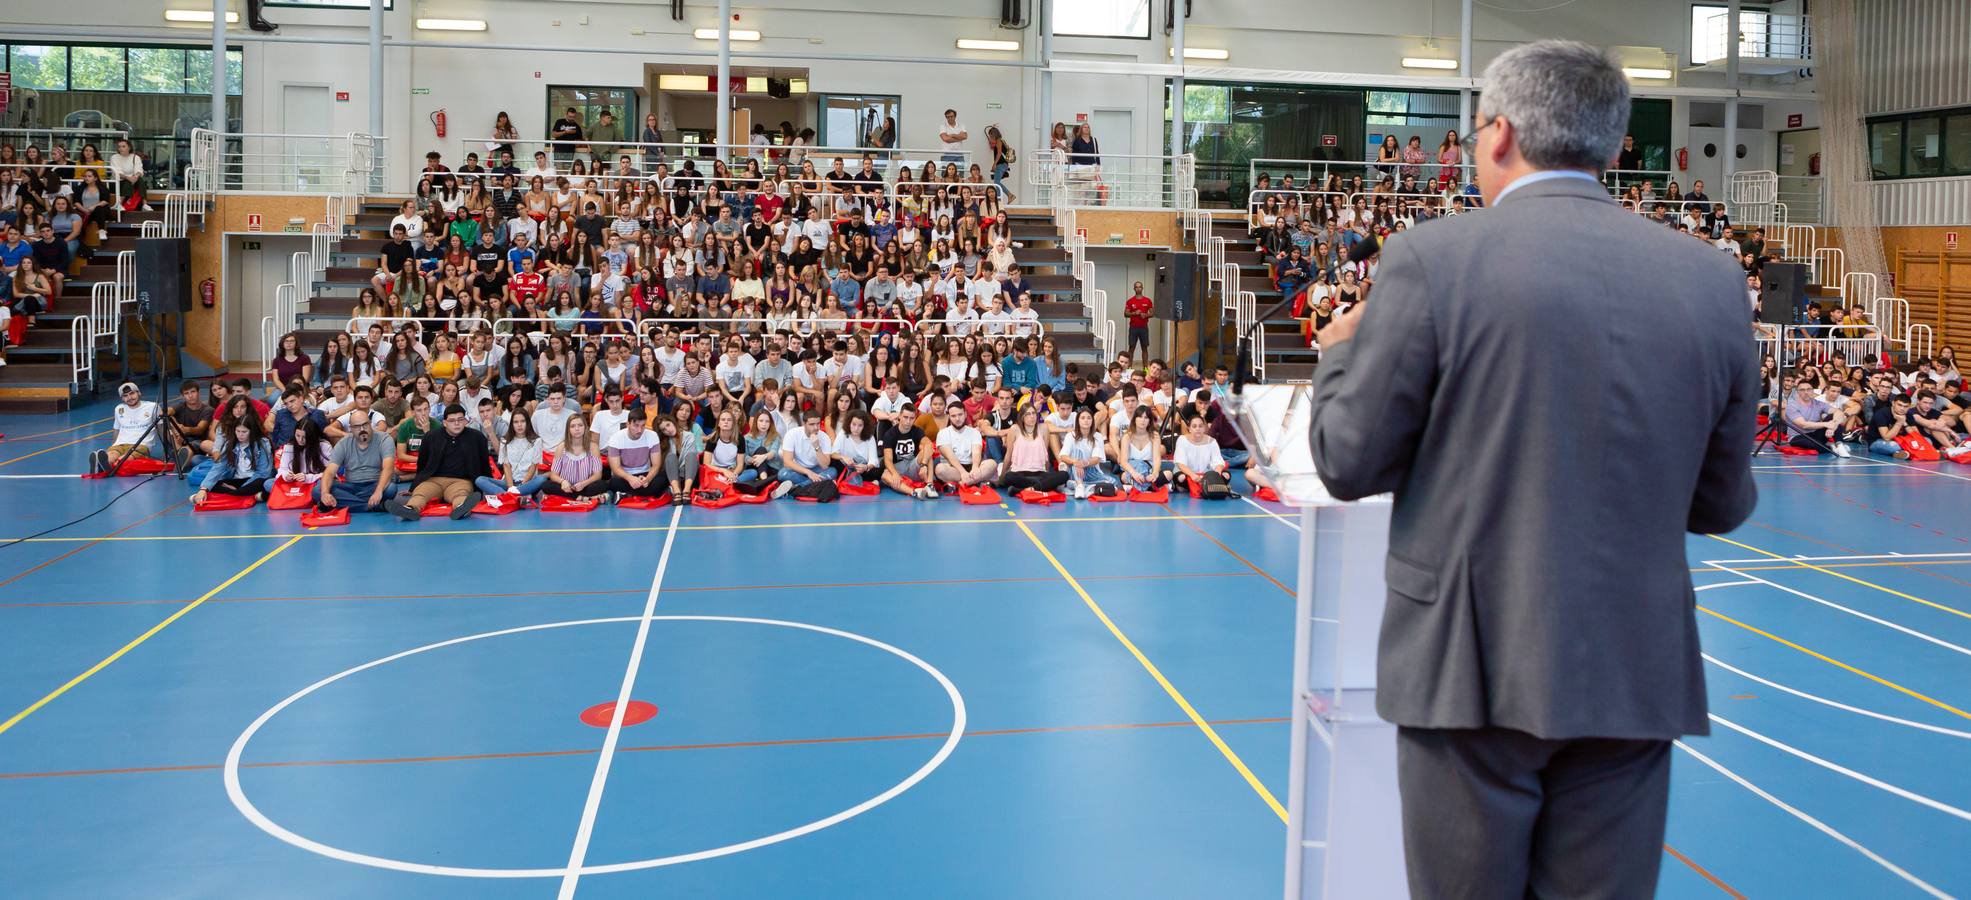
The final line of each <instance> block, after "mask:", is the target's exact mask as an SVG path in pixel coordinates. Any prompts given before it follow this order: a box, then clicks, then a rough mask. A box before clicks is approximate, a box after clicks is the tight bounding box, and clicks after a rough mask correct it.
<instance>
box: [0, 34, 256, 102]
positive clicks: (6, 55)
mask: <svg viewBox="0 0 1971 900" xmlns="http://www.w3.org/2000/svg"><path fill="white" fill-rule="evenodd" d="M16 46H20V47H60V48H62V51H63V57H62V87H60V88H34V90H37V91H50V92H55V93H114V94H140V95H142V96H146V97H203V96H206V95H208V94H209V93H211V92H210V91H206V90H196V91H195V90H180V91H175V92H165V91H134V90H131V89H130V51H132V50H181V51H184V54H185V56H184V59H185V66H184V74H183V75H182V76H181V83H183V84H189V83H190V82H191V77H192V75H193V69H194V67H193V66H192V53H193V52H195V51H199V50H203V51H205V52H207V53H211V52H212V47H211V45H209V44H188V43H168V42H162V41H159V42H145V41H134V42H133V41H80V42H74V43H24V42H16V41H7V42H4V43H0V70H4V71H8V72H11V71H13V68H14V60H13V53H14V47H16ZM77 49H107V50H117V51H121V52H122V54H123V87H122V89H121V90H114V91H109V90H104V89H102V88H78V87H76V86H75V51H76V50H77ZM235 54H238V55H239V57H240V89H239V90H237V91H235V90H232V86H231V85H230V84H228V85H227V90H226V96H228V97H244V96H245V95H246V67H245V63H246V51H245V50H244V49H243V48H242V46H241V45H237V44H228V45H227V46H226V55H227V56H228V57H231V56H233V55H235ZM229 81H230V79H229ZM17 86H18V87H27V85H17Z"/></svg>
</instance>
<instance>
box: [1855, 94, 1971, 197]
mask: <svg viewBox="0 0 1971 900" xmlns="http://www.w3.org/2000/svg"><path fill="white" fill-rule="evenodd" d="M1953 118H1957V119H1961V120H1962V121H1961V122H1960V123H1959V125H1958V127H1956V128H1952V127H1951V124H1952V123H1951V120H1952V119H1953ZM1919 122H1929V123H1934V124H1935V125H1936V129H1937V151H1938V152H1937V159H1938V171H1937V172H1936V173H1934V174H1924V173H1918V174H1911V173H1910V171H1909V137H1910V130H1911V126H1912V125H1914V124H1916V123H1919ZM1863 124H1864V127H1865V128H1866V131H1865V132H1864V135H1865V137H1866V138H1867V141H1868V149H1869V166H1868V175H1869V180H1870V181H1914V180H1919V179H1926V178H1963V177H1966V176H1971V165H1967V166H1966V167H1965V168H1963V169H1953V168H1951V164H1950V159H1951V156H1950V148H1951V144H1952V142H1953V141H1957V142H1962V143H1966V144H1971V106H1949V107H1941V108H1938V109H1922V110H1914V111H1910V112H1899V113H1890V114H1887V115H1879V116H1869V117H1867V118H1866V119H1865V120H1864V121H1863ZM1892 125H1899V126H1901V129H1900V131H1899V133H1898V134H1897V135H1896V139H1895V152H1894V155H1893V158H1894V159H1895V161H1896V165H1895V168H1894V169H1893V170H1887V169H1885V170H1883V172H1884V174H1881V175H1878V174H1876V172H1877V171H1878V170H1877V169H1876V166H1875V159H1874V155H1875V152H1874V151H1875V129H1876V128H1877V127H1881V126H1892ZM1884 155H1885V156H1888V155H1889V154H1886V153H1885V154H1884Z"/></svg>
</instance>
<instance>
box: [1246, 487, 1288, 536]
mask: <svg viewBox="0 0 1971 900" xmlns="http://www.w3.org/2000/svg"><path fill="white" fill-rule="evenodd" d="M1239 499H1240V500H1244V501H1245V502H1246V503H1247V504H1248V505H1250V506H1251V507H1252V508H1253V509H1256V510H1259V511H1260V512H1263V513H1265V514H1267V515H1268V516H1271V517H1273V521H1275V522H1278V523H1280V524H1282V525H1285V526H1287V527H1288V528H1291V529H1293V530H1295V531H1299V530H1300V523H1298V522H1295V521H1293V520H1291V519H1288V518H1287V517H1285V516H1282V515H1280V514H1279V513H1276V512H1274V511H1272V510H1270V509H1267V508H1266V507H1264V506H1260V505H1259V503H1258V501H1256V500H1254V499H1252V498H1251V497H1247V496H1245V495H1243V494H1241V495H1239Z"/></svg>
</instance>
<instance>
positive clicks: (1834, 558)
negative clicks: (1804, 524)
mask: <svg viewBox="0 0 1971 900" xmlns="http://www.w3.org/2000/svg"><path fill="white" fill-rule="evenodd" d="M1967 556H1971V553H1963V552H1949V553H1863V554H1859V555H1856V556H1789V557H1786V558H1785V559H1783V560H1781V561H1782V562H1791V561H1794V560H1798V561H1800V562H1842V561H1847V560H1857V559H1928V558H1936V559H1962V558H1964V557H1967ZM1772 561H1773V558H1772V557H1770V556H1760V557H1754V558H1751V559H1707V560H1704V565H1707V566H1715V565H1717V564H1719V563H1769V562H1772Z"/></svg>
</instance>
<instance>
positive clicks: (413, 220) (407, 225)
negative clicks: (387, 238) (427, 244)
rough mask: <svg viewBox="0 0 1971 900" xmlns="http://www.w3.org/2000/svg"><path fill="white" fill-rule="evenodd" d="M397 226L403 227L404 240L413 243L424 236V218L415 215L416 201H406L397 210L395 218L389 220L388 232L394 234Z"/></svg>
mask: <svg viewBox="0 0 1971 900" xmlns="http://www.w3.org/2000/svg"><path fill="white" fill-rule="evenodd" d="M398 226H402V227H403V229H404V239H405V240H410V241H415V240H417V239H418V238H420V237H423V236H424V217H423V216H420V215H418V214H417V202H416V201H414V200H406V201H404V205H403V207H402V208H400V209H398V210H397V216H396V218H393V219H391V220H390V228H389V230H390V231H392V232H394V231H396V230H397V228H398Z"/></svg>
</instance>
